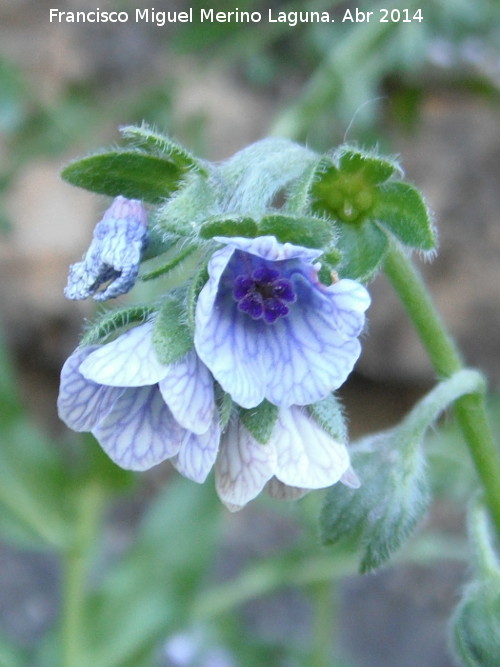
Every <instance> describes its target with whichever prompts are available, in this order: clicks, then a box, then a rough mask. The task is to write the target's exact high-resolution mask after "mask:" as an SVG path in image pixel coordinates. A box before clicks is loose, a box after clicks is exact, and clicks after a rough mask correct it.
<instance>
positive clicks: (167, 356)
mask: <svg viewBox="0 0 500 667" xmlns="http://www.w3.org/2000/svg"><path fill="white" fill-rule="evenodd" d="M153 345H154V348H155V351H156V354H157V356H158V359H159V361H160V362H161V363H162V364H172V363H174V362H175V361H178V360H179V359H180V358H181V357H183V356H184V355H185V354H187V353H188V352H189V351H190V350H191V349H192V347H193V335H192V332H191V330H190V327H189V326H188V323H187V311H186V305H185V296H184V294H183V293H182V292H174V293H171V294H169V296H168V297H167V298H166V299H165V300H164V302H163V304H162V305H161V307H160V309H159V311H158V313H157V316H156V318H155V321H154V327H153Z"/></svg>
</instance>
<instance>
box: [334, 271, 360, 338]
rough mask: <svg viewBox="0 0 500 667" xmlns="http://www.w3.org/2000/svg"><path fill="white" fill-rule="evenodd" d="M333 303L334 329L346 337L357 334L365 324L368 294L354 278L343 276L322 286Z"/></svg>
mask: <svg viewBox="0 0 500 667" xmlns="http://www.w3.org/2000/svg"><path fill="white" fill-rule="evenodd" d="M324 289H325V292H327V293H328V294H329V295H330V296H331V297H332V302H333V303H334V304H335V323H336V330H337V332H339V333H340V334H341V335H343V336H344V337H345V338H346V339H347V338H352V337H355V336H359V334H360V333H361V331H362V329H363V326H364V324H365V316H364V312H365V310H367V309H368V307H369V305H370V302H371V299H370V295H369V294H368V292H367V291H366V289H365V288H364V287H363V285H360V284H359V283H357V282H356V281H355V280H350V279H348V278H344V279H343V280H339V281H338V282H336V283H334V284H333V285H330V287H326V288H324Z"/></svg>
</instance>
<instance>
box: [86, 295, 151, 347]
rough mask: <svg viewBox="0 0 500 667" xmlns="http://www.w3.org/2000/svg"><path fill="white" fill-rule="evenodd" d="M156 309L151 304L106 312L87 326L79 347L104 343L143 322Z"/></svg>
mask: <svg viewBox="0 0 500 667" xmlns="http://www.w3.org/2000/svg"><path fill="white" fill-rule="evenodd" d="M156 309H157V307H156V306H152V305H151V304H147V305H136V306H126V307H124V308H117V309H115V310H110V311H106V312H105V313H104V314H102V315H101V316H99V318H98V319H97V320H96V321H95V322H93V323H92V324H91V325H90V326H87V328H86V330H85V333H84V334H83V336H82V340H81V342H80V344H81V345H96V344H101V343H104V342H105V341H106V340H107V339H108V338H109V337H110V336H112V335H113V334H116V333H117V332H119V331H121V329H124V328H125V327H129V326H130V325H131V324H134V323H136V322H140V323H143V322H145V321H146V320H147V319H148V317H149V316H150V315H152V314H153V313H154V312H155V311H156Z"/></svg>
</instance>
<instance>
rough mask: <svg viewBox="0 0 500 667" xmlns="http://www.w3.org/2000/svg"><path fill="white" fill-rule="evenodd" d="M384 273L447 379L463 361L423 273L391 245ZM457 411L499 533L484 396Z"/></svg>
mask: <svg viewBox="0 0 500 667" xmlns="http://www.w3.org/2000/svg"><path fill="white" fill-rule="evenodd" d="M384 269H385V273H386V275H387V277H388V278H389V280H390V282H391V283H392V286H393V287H394V289H395V290H396V292H397V293H398V295H399V297H400V299H401V301H402V303H403V305H404V307H405V308H406V311H407V313H408V315H409V317H410V319H411V321H412V322H413V325H414V326H415V329H416V330H417V333H418V335H419V336H420V339H421V341H422V343H423V345H424V347H425V349H426V351H427V354H428V355H429V357H430V360H431V362H432V365H433V367H434V370H435V372H436V374H437V375H438V377H439V378H440V379H444V378H448V377H450V376H451V375H453V373H455V372H456V371H458V370H460V369H462V368H463V367H464V364H463V362H462V358H461V356H460V353H459V351H458V349H457V347H456V346H455V343H454V342H453V340H452V339H451V338H450V336H449V335H448V333H447V331H446V327H445V325H444V323H443V321H442V319H441V317H440V315H439V313H438V312H437V310H436V308H435V306H434V304H433V302H432V300H431V298H430V296H429V294H428V292H427V289H426V288H425V286H424V283H423V280H422V278H421V276H420V274H419V273H418V272H417V270H416V269H415V267H414V266H413V264H412V262H411V260H410V259H409V258H408V257H407V256H406V255H405V254H404V253H403V252H402V251H400V250H399V249H396V248H392V249H391V250H390V251H389V253H388V255H387V258H386V261H385V265H384ZM455 414H456V416H457V420H458V423H459V425H460V427H461V429H462V432H463V435H464V438H465V440H466V442H467V445H468V447H469V451H470V454H471V457H472V459H473V461H474V464H475V466H476V470H477V473H478V475H479V478H480V480H481V483H482V485H483V488H484V492H485V499H486V502H487V505H488V508H489V511H490V513H491V517H492V519H493V522H494V524H495V527H496V530H497V532H498V535H499V536H500V456H499V452H498V449H497V447H496V444H495V442H494V440H493V436H492V434H491V430H490V427H489V425H488V419H487V416H486V409H485V404H484V396H483V395H482V394H481V393H474V394H467V395H465V396H462V397H461V398H459V399H458V400H457V401H456V402H455Z"/></svg>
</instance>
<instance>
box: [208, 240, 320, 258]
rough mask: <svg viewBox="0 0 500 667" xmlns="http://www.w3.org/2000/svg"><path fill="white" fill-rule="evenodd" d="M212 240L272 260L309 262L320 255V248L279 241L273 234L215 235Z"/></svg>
mask: <svg viewBox="0 0 500 667" xmlns="http://www.w3.org/2000/svg"><path fill="white" fill-rule="evenodd" d="M214 240H215V241H218V242H219V243H225V244H228V247H231V248H232V249H233V250H234V249H235V248H237V249H238V250H242V251H243V252H248V253H250V254H251V255H256V256H257V257H261V258H262V259H267V260H270V261H272V262H277V261H281V260H284V259H302V260H304V261H305V262H307V263H309V262H311V261H313V260H314V259H316V258H317V257H319V255H321V250H318V249H314V248H304V247H303V246H299V245H294V244H293V243H280V242H279V241H278V240H277V239H276V237H275V236H258V237H257V238H255V239H246V238H243V237H239V236H234V237H231V238H228V237H225V236H215V237H214Z"/></svg>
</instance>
